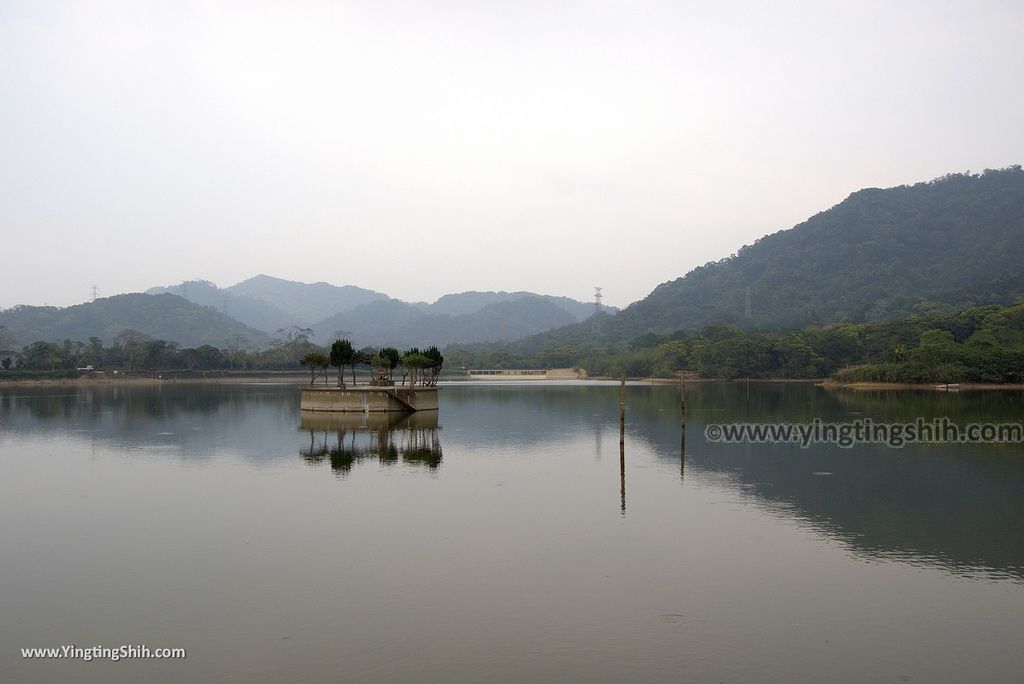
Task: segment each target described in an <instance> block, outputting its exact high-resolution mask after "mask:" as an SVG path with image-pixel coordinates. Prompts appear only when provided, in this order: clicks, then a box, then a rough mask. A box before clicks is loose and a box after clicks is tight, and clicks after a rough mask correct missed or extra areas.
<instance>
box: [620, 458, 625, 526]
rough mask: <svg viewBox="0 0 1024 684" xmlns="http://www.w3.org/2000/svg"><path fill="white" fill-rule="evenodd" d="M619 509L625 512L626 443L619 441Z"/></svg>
mask: <svg viewBox="0 0 1024 684" xmlns="http://www.w3.org/2000/svg"><path fill="white" fill-rule="evenodd" d="M619 510H620V511H621V512H622V514H623V515H625V514H626V445H625V444H623V443H622V442H619Z"/></svg>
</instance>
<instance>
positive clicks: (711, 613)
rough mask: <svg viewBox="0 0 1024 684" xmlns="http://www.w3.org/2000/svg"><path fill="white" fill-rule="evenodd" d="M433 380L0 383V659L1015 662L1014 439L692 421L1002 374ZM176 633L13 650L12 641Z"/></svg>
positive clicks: (838, 673) (463, 677) (113, 668)
mask: <svg viewBox="0 0 1024 684" xmlns="http://www.w3.org/2000/svg"><path fill="white" fill-rule="evenodd" d="M687 392H688V402H689V403H688V411H687V416H688V427H687V431H686V432H687V434H686V440H685V443H683V441H682V440H681V435H680V430H679V420H678V393H677V390H676V388H674V387H666V386H646V385H638V386H631V387H628V388H627V394H626V403H627V433H626V442H625V450H624V460H623V461H622V462H620V452H619V440H618V387H617V385H600V384H593V383H591V384H575V385H558V386H556V385H550V384H533V385H505V384H503V385H500V386H494V385H491V386H487V385H479V384H472V385H466V384H463V385H456V386H449V387H444V388H443V389H442V398H441V410H440V412H439V415H438V416H436V417H432V416H426V415H423V414H420V415H417V416H414V417H413V418H411V419H406V420H394V419H392V420H384V419H383V418H372V417H371V418H370V419H369V420H366V419H364V418H363V417H362V416H357V417H355V418H348V419H344V420H330V419H327V418H324V417H322V416H321V417H311V418H303V417H302V416H300V411H299V408H298V389H297V387H294V386H281V385H257V384H254V385H179V386H165V387H150V388H143V387H137V388H136V387H130V388H126V387H97V388H78V389H71V388H35V389H30V388H0V549H2V556H0V558H2V561H0V647H2V651H0V681H4V682H22V681H25V682H54V681H72V680H73V681H81V682H122V681H125V682H127V681H157V682H178V681H191V682H254V681H268V682H321V681H366V682H391V681H395V682H397V681H430V682H441V681H444V682H488V681H494V682H507V681H542V682H561V681H573V680H579V681H608V682H620V681H645V682H646V681H650V682H662V681H672V682H676V681H698V682H703V681H715V682H717V681H725V682H750V681H775V682H798V681H879V682H886V681H892V682H905V681H918V682H943V681H948V682H960V681H1006V682H1020V681H1024V643H1022V642H1024V631H1022V627H1024V524H1022V521H1024V453H1022V452H1021V449H1020V447H1009V446H994V445H959V444H958V445H927V446H907V447H904V448H902V449H891V448H886V447H884V446H879V445H860V446H855V447H853V448H849V449H841V448H838V447H834V446H819V447H814V448H809V449H801V448H800V447H799V446H796V445H749V444H737V445H724V444H715V443H710V442H707V441H706V440H705V438H704V427H705V425H706V424H707V423H709V422H716V423H717V422H738V421H780V422H798V421H810V420H812V419H814V418H821V419H822V420H826V421H850V420H854V419H855V418H864V417H871V418H872V419H874V420H875V421H907V420H913V419H914V418H916V417H918V416H921V417H924V418H926V419H930V418H934V417H938V416H950V417H951V418H953V420H955V421H957V422H960V423H967V422H975V421H983V420H984V421H990V420H996V421H1017V420H1020V419H1021V415H1022V395H1021V394H1020V393H1013V392H1000V393H966V392H964V393H959V394H946V393H936V392H923V393H874V394H852V393H832V392H828V391H826V390H823V389H821V388H818V387H814V386H810V385H796V384H785V385H770V384H759V385H751V386H750V387H749V388H747V387H746V386H744V385H743V384H719V383H715V384H702V385H692V386H690V387H688V388H687ZM140 643H141V644H146V645H148V646H151V647H184V648H186V649H187V652H188V657H187V659H186V660H183V661H181V660H178V661H121V662H105V661H104V662H101V661H94V662H89V663H86V662H81V661H60V660H49V661H32V660H24V659H22V658H21V657H20V649H21V648H23V647H37V646H38V647H43V646H60V645H63V644H76V645H78V646H82V647H86V646H94V645H103V646H120V645H121V644H140Z"/></svg>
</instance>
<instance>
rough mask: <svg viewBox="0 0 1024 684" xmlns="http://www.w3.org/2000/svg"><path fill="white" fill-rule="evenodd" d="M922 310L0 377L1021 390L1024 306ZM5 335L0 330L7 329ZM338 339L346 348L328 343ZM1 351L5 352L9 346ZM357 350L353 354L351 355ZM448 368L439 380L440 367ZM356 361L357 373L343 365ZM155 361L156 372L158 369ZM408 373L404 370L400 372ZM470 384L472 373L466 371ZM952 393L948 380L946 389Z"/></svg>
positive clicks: (130, 349) (169, 357)
mask: <svg viewBox="0 0 1024 684" xmlns="http://www.w3.org/2000/svg"><path fill="white" fill-rule="evenodd" d="M922 309H923V311H925V313H922V314H920V315H915V316H910V317H906V318H898V319H887V320H881V321H876V322H872V323H859V324H853V323H840V324H836V325H831V326H825V327H810V328H804V329H801V330H788V331H763V330H750V329H744V328H740V327H737V326H731V325H724V324H716V325H710V326H706V327H705V328H704V329H703V330H701V331H700V332H698V333H695V334H692V333H687V332H685V331H676V332H672V333H657V332H649V333H646V334H643V335H640V336H638V337H636V338H634V339H632V340H631V341H629V342H628V343H624V344H622V345H617V346H614V347H596V346H590V345H587V344H579V345H569V344H559V345H557V346H555V347H544V348H533V347H531V344H534V343H536V340H534V339H533V338H527V339H525V340H521V341H520V342H517V343H514V344H512V345H483V346H477V347H449V348H446V349H445V350H444V353H443V355H442V353H441V352H440V351H438V350H437V349H436V348H435V347H432V348H429V349H427V350H426V351H424V352H420V351H419V350H418V349H415V348H414V349H410V350H408V351H407V352H405V353H399V352H398V351H397V350H395V349H393V348H388V347H385V348H371V347H366V348H363V349H360V350H355V349H354V348H351V345H346V344H344V342H345V341H344V340H338V341H336V343H335V345H332V347H328V348H323V347H319V346H317V345H315V344H313V343H311V342H310V334H311V331H309V330H307V329H298V328H293V329H288V330H281V331H279V336H278V339H277V340H276V342H275V344H274V345H273V346H272V347H271V348H270V349H267V350H262V351H256V352H251V351H248V350H244V349H235V350H230V349H223V350H218V349H216V348H214V347H212V346H208V345H207V346H203V347H199V348H196V349H192V348H187V349H181V348H179V347H178V346H177V345H176V344H174V343H173V342H168V341H165V340H153V339H150V338H148V337H146V336H145V335H142V334H141V333H138V332H137V331H124V332H123V333H122V334H120V335H118V336H117V338H116V339H115V341H114V343H113V344H112V345H110V346H109V347H108V346H104V345H103V342H102V340H100V339H98V338H95V337H93V338H90V340H89V342H88V343H87V344H86V343H82V342H74V341H71V340H64V341H63V342H62V343H59V344H58V343H48V342H41V341H40V342H34V343H32V344H30V345H28V346H26V347H23V348H22V349H21V350H20V351H19V352H10V351H8V352H4V353H2V354H0V357H2V358H0V363H2V366H0V368H2V369H0V383H3V384H8V383H10V382H26V381H51V382H52V381H64V382H68V381H77V378H78V377H79V376H95V375H98V370H96V371H94V370H93V368H95V369H105V374H104V376H103V377H102V378H95V379H93V378H91V377H90V378H89V379H87V380H84V382H112V381H120V380H122V378H123V379H124V380H129V379H130V381H132V382H135V381H137V380H136V378H138V377H139V376H143V377H144V378H145V379H146V381H149V382H154V381H157V382H160V381H165V380H166V381H171V382H183V381H186V380H190V379H196V380H199V381H209V380H211V379H227V378H241V379H242V380H243V381H244V380H245V379H249V380H251V379H257V378H262V379H266V378H278V377H287V378H289V381H292V379H294V380H296V381H297V380H298V378H299V377H300V374H301V373H302V370H301V369H302V368H303V367H305V368H307V369H308V370H307V371H306V374H305V377H306V378H307V379H308V382H310V383H313V382H316V381H318V380H319V379H320V378H323V382H330V381H329V380H328V379H327V377H326V376H327V370H328V368H329V367H332V366H333V367H336V368H337V369H338V378H337V381H338V382H339V383H341V382H343V381H344V379H343V378H344V376H345V375H349V377H352V378H353V383H354V384H355V380H354V375H353V374H355V373H356V367H357V366H358V368H359V373H358V374H359V376H360V377H365V378H366V379H367V381H369V382H393V379H392V374H393V373H394V372H395V371H396V369H400V370H401V373H402V375H406V374H408V375H409V380H410V381H411V380H413V379H415V381H416V382H418V383H423V382H426V383H430V382H436V380H438V379H443V380H446V381H450V380H455V379H458V378H459V371H452V370H451V369H453V368H455V369H472V368H477V369H479V368H493V369H505V370H525V369H542V368H543V369H550V368H556V369H570V368H571V369H574V370H581V371H584V372H585V375H586V376H587V377H589V378H592V379H600V378H610V379H618V378H619V377H621V376H625V377H627V378H629V379H631V380H635V379H651V378H661V379H666V380H668V381H669V382H677V381H678V378H679V376H680V373H682V376H683V378H684V380H686V381H691V380H693V381H696V380H698V379H699V380H701V381H704V380H749V381H764V380H770V381H780V380H784V381H817V382H824V384H827V385H828V386H846V387H852V388H867V387H885V388H898V387H915V388H921V387H930V386H934V385H943V386H945V385H959V388H960V389H967V388H971V389H981V388H988V387H1001V388H1014V387H1019V386H1022V385H1024V302H1022V303H1018V304H1014V305H1011V306H999V305H989V306H982V307H973V308H969V309H964V310H962V311H952V312H950V311H945V310H943V309H941V307H928V306H922ZM0 332H2V331H0ZM338 344H341V346H342V347H343V348H338V349H334V348H333V347H334V346H336V345H338ZM4 348H5V349H8V350H9V349H10V348H11V345H10V344H7V345H6V346H5V347H4ZM349 352H351V353H349ZM442 363H444V364H445V367H446V372H445V373H444V377H443V378H440V368H441V364H442ZM346 368H347V369H350V371H351V372H350V373H349V372H347V371H346ZM158 369H159V370H158ZM403 379H404V378H403ZM467 380H468V378H467ZM943 389H945V387H944V388H943Z"/></svg>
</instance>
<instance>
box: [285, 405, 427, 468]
mask: <svg viewBox="0 0 1024 684" xmlns="http://www.w3.org/2000/svg"><path fill="white" fill-rule="evenodd" d="M299 428H300V429H301V430H303V431H305V432H308V433H309V443H308V445H305V444H304V445H303V447H302V448H300V449H299V456H301V457H302V459H303V460H304V461H306V462H307V463H311V464H317V465H318V464H321V463H323V462H324V461H327V462H328V463H330V466H331V470H332V471H334V472H335V473H337V474H339V475H342V476H345V475H347V474H348V473H349V472H350V471H351V470H352V466H353V465H355V464H356V463H360V462H364V461H370V460H376V461H377V462H378V463H379V464H381V465H383V466H392V465H395V464H396V463H399V462H401V463H404V464H406V465H411V466H422V467H425V468H427V469H428V470H430V471H436V470H437V469H438V467H440V465H441V458H442V452H441V438H440V436H439V434H438V431H439V429H440V428H439V427H438V424H437V411H421V412H419V413H411V414H402V413H335V414H332V413H323V412H315V411H302V412H301V419H300V423H299Z"/></svg>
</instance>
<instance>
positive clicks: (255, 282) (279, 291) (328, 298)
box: [224, 274, 388, 327]
mask: <svg viewBox="0 0 1024 684" xmlns="http://www.w3.org/2000/svg"><path fill="white" fill-rule="evenodd" d="M224 291H225V292H228V293H230V294H232V295H238V296H244V297H249V298H251V299H255V300H259V301H261V302H264V303H265V304H269V305H270V306H273V307H275V308H276V309H279V310H281V311H284V312H286V313H287V314H288V315H289V316H290V317H292V318H293V319H294V320H295V321H297V322H299V323H301V324H303V325H309V324H311V323H313V322H314V321H319V320H322V319H324V318H327V317H328V316H332V315H334V314H336V313H338V312H340V311H348V310H349V309H354V308H356V307H357V306H359V305H361V304H366V303H367V302H372V301H376V300H381V299H387V298H388V296H387V295H386V294H383V293H380V292H374V291H373V290H367V289H364V288H361V287H356V286H355V285H341V286H338V285H331V284H330V283H324V282H319V283H299V282H295V281H292V280H284V279H282V278H274V277H273V276H268V275H262V274H261V275H258V276H254V277H252V278H249V279H248V280H243V281H242V282H240V283H238V284H237V285H232V286H231V287H226V288H224ZM278 327H280V326H278Z"/></svg>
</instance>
